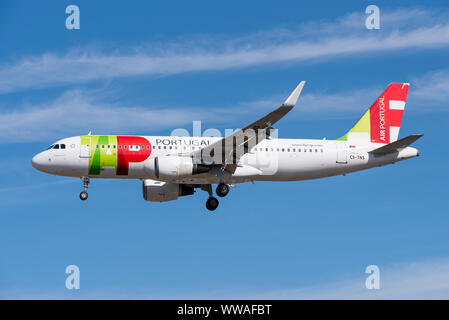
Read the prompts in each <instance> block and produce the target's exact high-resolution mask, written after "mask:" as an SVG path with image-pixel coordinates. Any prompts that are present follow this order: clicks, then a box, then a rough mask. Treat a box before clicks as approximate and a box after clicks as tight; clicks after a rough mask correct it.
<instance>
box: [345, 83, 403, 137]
mask: <svg viewBox="0 0 449 320" xmlns="http://www.w3.org/2000/svg"><path fill="white" fill-rule="evenodd" d="M409 86H410V84H408V83H391V84H390V85H389V86H388V87H387V89H386V90H385V91H384V92H383V93H382V94H381V95H380V97H379V98H377V100H376V101H375V102H374V103H373V105H372V106H371V108H369V110H368V111H366V112H365V114H364V115H363V116H362V117H361V118H360V120H359V121H358V122H357V123H356V125H355V126H354V127H353V128H352V129H351V130H349V132H348V133H346V134H345V135H344V136H343V137H341V138H339V139H337V140H345V141H354V142H355V141H357V142H373V143H386V144H388V143H391V142H394V141H396V140H398V136H399V129H400V127H401V120H402V114H403V113H404V107H405V101H406V100H407V93H408V88H409Z"/></svg>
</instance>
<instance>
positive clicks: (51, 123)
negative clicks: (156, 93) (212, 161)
mask: <svg viewBox="0 0 449 320" xmlns="http://www.w3.org/2000/svg"><path fill="white" fill-rule="evenodd" d="M5 109H9V108H5ZM215 116H218V115H217V114H216V113H215V114H209V115H208V119H210V120H214V117H215ZM199 117H200V113H199V112H198V111H195V110H194V109H191V110H187V109H177V108H170V109H164V108H162V107H158V108H145V107H140V106H129V105H127V106H123V105H117V104H108V103H104V102H101V101H98V99H96V97H95V95H93V94H91V93H90V92H86V91H82V90H69V91H67V92H64V93H63V94H62V95H61V96H60V97H58V98H56V99H55V100H53V101H47V102H45V103H40V104H37V105H29V104H27V105H25V106H23V107H22V108H16V109H14V110H13V111H6V112H2V113H0V140H1V141H4V142H9V143H10V142H32V141H43V140H47V139H50V140H54V139H56V138H58V137H66V136H67V135H72V134H73V135H79V134H82V133H85V134H87V132H88V131H90V130H93V131H94V133H96V134H109V133H113V132H120V133H130V130H131V131H133V132H147V133H148V132H151V131H156V130H159V129H164V128H174V127H177V126H181V125H186V124H188V123H191V121H192V119H198V118H199Z"/></svg>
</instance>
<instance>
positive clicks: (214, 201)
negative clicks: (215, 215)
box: [206, 197, 219, 211]
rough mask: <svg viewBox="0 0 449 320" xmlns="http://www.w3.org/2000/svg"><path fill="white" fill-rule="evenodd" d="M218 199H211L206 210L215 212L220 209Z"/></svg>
mask: <svg viewBox="0 0 449 320" xmlns="http://www.w3.org/2000/svg"><path fill="white" fill-rule="evenodd" d="M218 203H219V202H218V199H217V198H214V197H210V198H209V199H207V201H206V208H207V209H208V210H210V211H214V210H215V209H217V207H218Z"/></svg>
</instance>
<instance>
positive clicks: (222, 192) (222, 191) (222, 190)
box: [201, 183, 229, 211]
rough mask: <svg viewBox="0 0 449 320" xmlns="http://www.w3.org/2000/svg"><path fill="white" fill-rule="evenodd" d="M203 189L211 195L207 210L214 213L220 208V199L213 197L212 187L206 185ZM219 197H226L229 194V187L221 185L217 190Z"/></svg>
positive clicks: (207, 202)
mask: <svg viewBox="0 0 449 320" xmlns="http://www.w3.org/2000/svg"><path fill="white" fill-rule="evenodd" d="M201 189H202V190H204V191H207V192H208V193H209V199H207V201H206V208H207V209H208V210H210V211H214V210H215V209H217V207H218V204H219V202H218V199H217V198H215V197H214V196H213V193H212V185H210V184H205V185H202V186H201ZM215 191H216V193H217V195H218V196H219V197H225V196H226V195H227V194H228V193H229V185H227V184H225V183H220V184H219V185H218V186H217V188H216V189H215Z"/></svg>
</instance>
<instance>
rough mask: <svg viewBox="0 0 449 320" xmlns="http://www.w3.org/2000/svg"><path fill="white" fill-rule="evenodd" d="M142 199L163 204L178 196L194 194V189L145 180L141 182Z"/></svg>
mask: <svg viewBox="0 0 449 320" xmlns="http://www.w3.org/2000/svg"><path fill="white" fill-rule="evenodd" d="M142 189H143V190H142V191H143V198H144V199H145V200H147V201H157V202H165V201H171V200H176V199H178V197H180V196H189V195H192V194H194V192H195V189H194V188H193V187H189V186H186V185H183V184H179V183H172V182H163V181H156V180H151V179H145V180H143V181H142Z"/></svg>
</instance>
